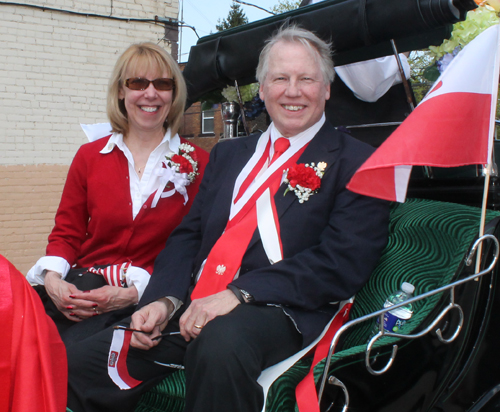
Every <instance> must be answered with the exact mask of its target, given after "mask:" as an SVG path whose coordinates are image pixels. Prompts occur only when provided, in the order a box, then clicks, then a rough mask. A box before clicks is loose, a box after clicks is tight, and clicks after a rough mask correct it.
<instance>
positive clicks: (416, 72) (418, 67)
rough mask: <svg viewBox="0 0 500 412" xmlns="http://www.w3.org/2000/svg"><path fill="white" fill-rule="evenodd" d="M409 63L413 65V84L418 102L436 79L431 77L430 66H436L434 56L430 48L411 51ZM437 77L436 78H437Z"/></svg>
mask: <svg viewBox="0 0 500 412" xmlns="http://www.w3.org/2000/svg"><path fill="white" fill-rule="evenodd" d="M408 63H409V64H410V67H411V85H412V89H413V94H414V95H415V99H416V101H417V103H419V102H420V101H421V100H422V99H423V98H424V96H425V95H426V94H427V92H428V91H429V89H430V87H431V86H432V84H433V82H434V80H435V79H434V80H432V79H431V78H430V77H429V71H430V68H435V70H436V71H437V72H438V74H437V77H439V71H438V70H437V67H436V65H435V64H434V57H433V55H432V53H431V52H430V51H429V50H418V51H413V52H411V53H410V57H409V58H408ZM437 77H436V79H437Z"/></svg>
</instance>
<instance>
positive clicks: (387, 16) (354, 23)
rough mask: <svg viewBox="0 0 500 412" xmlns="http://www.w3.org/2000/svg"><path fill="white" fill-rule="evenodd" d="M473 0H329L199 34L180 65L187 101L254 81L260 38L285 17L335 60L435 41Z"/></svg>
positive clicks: (340, 61) (462, 16)
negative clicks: (327, 46)
mask: <svg viewBox="0 0 500 412" xmlns="http://www.w3.org/2000/svg"><path fill="white" fill-rule="evenodd" d="M476 7H477V5H476V4H475V2H474V1H473V0H328V1H323V2H319V3H316V4H313V5H309V6H306V7H302V8H299V9H297V10H293V11H290V12H287V13H283V14H280V15H277V16H273V17H269V18H267V19H262V20H259V21H256V22H253V23H249V24H245V25H243V26H239V27H236V28H233V29H229V30H226V31H223V32H220V33H216V34H213V35H210V36H205V37H202V38H201V39H199V40H198V43H197V44H196V46H193V47H192V48H191V51H190V54H189V60H188V62H187V64H186V66H185V68H184V77H185V79H186V83H187V87H188V105H190V104H192V103H193V102H195V101H197V100H198V99H199V98H200V97H202V96H203V95H204V94H206V93H208V92H210V91H212V90H215V89H221V88H224V87H226V86H227V85H234V81H235V80H237V81H238V83H239V84H240V85H244V84H249V83H252V82H255V69H256V67H257V62H258V58H259V53H260V51H261V49H262V47H263V46H264V42H265V41H266V39H268V38H269V37H270V36H271V35H272V33H273V32H274V31H275V30H276V29H278V28H279V27H280V26H281V25H282V24H284V23H285V22H290V23H297V24H298V25H300V26H301V27H303V28H305V29H308V30H311V31H314V32H315V33H317V34H318V35H319V36H320V37H322V38H324V39H327V40H332V41H333V44H334V47H335V55H334V61H335V64H336V65H342V64H348V63H353V62H357V61H362V60H368V59H373V58H377V57H381V56H387V55H389V54H392V46H391V43H390V40H391V39H394V40H395V41H396V45H397V48H398V51H399V52H405V51H410V50H419V49H423V48H427V47H428V46H430V45H439V44H441V43H442V41H443V40H444V39H445V38H447V37H449V35H450V33H451V25H452V24H453V23H456V22H457V21H460V20H464V19H465V17H466V13H467V11H469V10H472V9H474V8H476Z"/></svg>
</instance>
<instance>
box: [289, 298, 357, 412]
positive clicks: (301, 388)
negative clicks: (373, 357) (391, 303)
mask: <svg viewBox="0 0 500 412" xmlns="http://www.w3.org/2000/svg"><path fill="white" fill-rule="evenodd" d="M351 307H352V303H346V304H345V305H344V307H343V308H342V309H341V310H340V311H339V313H337V314H336V315H335V318H334V319H333V321H332V323H331V324H330V327H329V328H328V331H327V332H326V334H325V336H323V338H322V339H321V340H320V341H319V343H318V344H317V345H316V348H315V351H314V358H313V363H312V365H311V369H310V370H309V373H308V374H307V375H306V377H305V378H304V379H303V380H302V381H301V382H300V383H299V384H298V385H297V388H295V397H296V399H297V406H298V407H299V411H300V412H319V403H318V395H317V393H316V385H315V383H314V368H315V366H316V365H317V364H318V363H319V362H320V361H321V360H322V359H325V358H326V357H327V356H328V352H329V350H330V343H331V342H332V339H333V337H334V336H335V333H337V331H338V330H339V329H340V328H341V327H342V325H343V324H344V323H345V322H346V321H347V320H348V319H349V312H350V310H351Z"/></svg>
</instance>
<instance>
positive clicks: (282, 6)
mask: <svg viewBox="0 0 500 412" xmlns="http://www.w3.org/2000/svg"><path fill="white" fill-rule="evenodd" d="M299 5H300V0H279V1H278V4H276V5H275V6H273V7H272V8H271V11H272V12H273V13H275V14H281V13H285V12H287V11H290V10H295V9H297V8H299Z"/></svg>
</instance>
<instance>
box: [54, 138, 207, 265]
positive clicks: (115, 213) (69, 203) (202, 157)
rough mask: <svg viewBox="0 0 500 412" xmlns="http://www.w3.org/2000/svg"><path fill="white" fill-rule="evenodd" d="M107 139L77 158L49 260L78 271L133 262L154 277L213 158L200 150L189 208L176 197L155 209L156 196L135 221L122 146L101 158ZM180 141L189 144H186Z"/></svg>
mask: <svg viewBox="0 0 500 412" xmlns="http://www.w3.org/2000/svg"><path fill="white" fill-rule="evenodd" d="M108 140H109V139H108V138H107V137H106V138H103V139H99V140H97V141H95V142H92V143H87V144H84V145H83V146H82V147H81V148H80V150H79V151H78V153H77V154H76V156H75V158H74V160H73V163H72V165H71V168H70V170H69V172H68V178H67V181H66V185H65V187H64V191H63V194H62V198H61V203H60V204H59V209H58V211H57V214H56V224H55V227H54V229H53V230H52V233H51V234H50V236H49V244H48V246H47V255H49V256H60V257H62V258H64V259H66V260H67V261H68V262H69V264H70V265H73V264H75V263H76V265H77V267H90V266H95V265H110V264H111V265H113V264H119V263H123V262H125V261H131V262H132V265H133V266H137V267H141V268H143V269H145V270H147V271H148V272H149V273H151V272H152V270H153V263H154V260H155V258H156V256H157V255H158V253H160V251H161V250H162V249H163V247H164V246H165V242H166V240H167V238H168V236H169V235H170V233H171V232H172V230H173V229H174V228H175V227H177V225H178V224H179V223H180V222H181V220H182V218H183V217H184V215H186V213H187V212H188V211H189V209H190V207H191V204H192V202H193V200H194V197H195V195H196V193H198V189H199V185H200V182H201V179H202V176H203V172H204V170H205V166H206V164H207V163H208V154H207V153H206V152H205V151H204V150H202V149H200V148H198V147H195V149H196V152H195V153H196V154H197V156H198V171H199V173H200V174H199V176H197V177H196V180H195V181H194V182H193V183H192V184H190V185H189V186H187V192H188V195H189V201H188V203H187V204H186V205H184V198H183V196H182V195H180V194H179V193H175V194H174V195H173V196H171V197H167V198H162V199H160V200H159V202H158V204H157V206H156V207H155V208H151V202H152V200H153V197H154V193H153V194H152V195H151V196H150V197H149V199H148V200H147V201H146V203H145V204H144V206H143V208H142V210H141V211H140V212H139V213H138V215H137V216H136V218H135V219H133V218H132V200H131V198H130V182H129V175H128V163H127V159H126V157H125V156H124V154H123V152H122V151H121V150H120V149H118V148H117V147H115V148H114V149H113V151H112V152H111V153H108V154H101V153H99V152H100V151H101V150H102V149H103V147H104V146H105V145H106V144H107V142H108ZM181 142H182V143H187V141H186V140H184V139H181ZM193 146H194V145H193ZM167 190H170V188H168V189H167Z"/></svg>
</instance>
